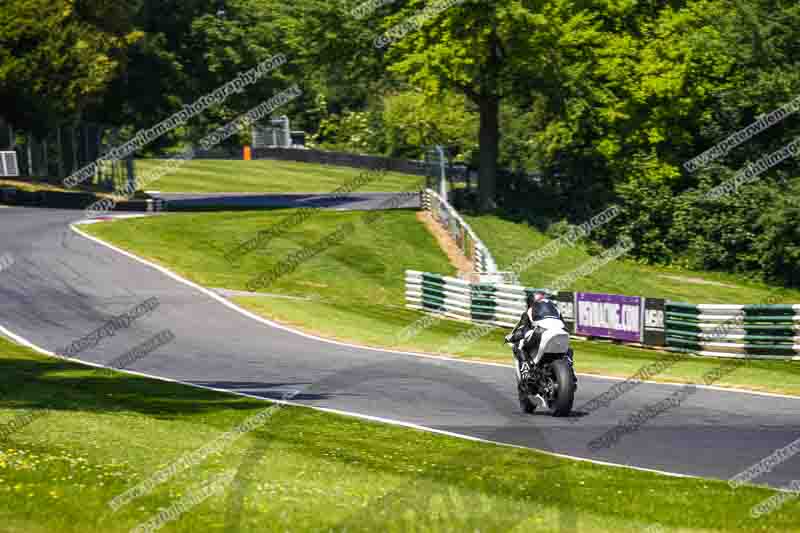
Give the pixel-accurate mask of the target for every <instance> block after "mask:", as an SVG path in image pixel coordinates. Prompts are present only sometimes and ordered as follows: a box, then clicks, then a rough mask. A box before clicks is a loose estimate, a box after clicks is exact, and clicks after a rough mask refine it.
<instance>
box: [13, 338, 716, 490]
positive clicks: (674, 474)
mask: <svg viewBox="0 0 800 533" xmlns="http://www.w3.org/2000/svg"><path fill="white" fill-rule="evenodd" d="M0 333H3V334H5V335H7V336H8V337H10V338H12V339H13V340H15V341H16V342H18V343H19V344H21V345H23V346H25V347H27V348H30V349H32V350H35V351H36V352H39V353H41V354H43V355H47V356H50V357H54V358H56V359H63V360H65V361H70V362H72V363H76V364H79V365H85V366H90V367H94V368H104V369H109V370H114V371H117V372H121V373H124V374H131V375H134V376H141V377H145V378H149V379H155V380H158V381H164V382H167V383H176V384H178V385H184V386H187V387H194V388H198V389H204V390H210V391H214V392H219V393H223V394H231V395H234V396H240V397H244V398H250V399H253V400H258V401H262V402H272V403H276V404H281V405H289V406H293V407H302V408H306V409H313V410H315V411H321V412H325V413H331V414H337V415H342V416H348V417H351V418H358V419H362V420H368V421H371V422H381V423H383V424H388V425H391V426H398V427H405V428H409V429H416V430H419V431H425V432H427V433H435V434H438V435H444V436H447V437H455V438H459V439H463V440H468V441H473V442H481V443H485V444H493V445H496V446H504V447H507V448H516V449H520V450H530V451H534V452H538V453H542V454H544V455H548V456H551V457H558V458H561V459H570V460H573V461H582V462H587V463H592V464H596V465H600V466H609V467H614V468H627V469H630V470H637V471H640V472H649V473H652V474H659V475H663V476H669V477H679V478H688V479H709V480H712V481H724V480H716V479H712V478H703V477H701V476H696V475H692V474H681V473H677V472H667V471H664V470H656V469H653V468H646V467H642V466H632V465H625V464H620V463H610V462H606V461H600V460H598V459H590V458H588V457H577V456H572V455H566V454H562V453H557V452H551V451H547V450H541V449H539V448H531V447H529V446H522V445H520V444H512V443H508V442H502V441H494V440H489V439H483V438H481V437H475V436H472V435H465V434H462V433H455V432H452V431H446V430H443V429H436V428H432V427H428V426H423V425H420V424H414V423H413V422H405V421H403V420H396V419H393V418H385V417H381V416H375V415H368V414H364V413H358V412H355V411H344V410H341V409H334V408H331V407H319V406H316V405H307V404H302V403H297V402H293V401H289V400H279V399H272V398H264V397H263V396H256V395H254V394H247V393H245V392H238V391H232V390H228V389H222V388H217V387H208V386H206V385H198V384H196V383H191V382H186V381H181V380H179V379H173V378H167V377H164V376H158V375H154V374H148V373H146V372H139V371H137V370H128V369H124V368H114V367H109V366H106V365H101V364H99V363H92V362H91V361H84V360H82V359H75V358H73V357H62V356H60V355H57V354H54V353H52V352H50V351H48V350H45V349H44V348H41V347H39V346H37V345H36V344H34V343H32V342H30V341H29V340H27V339H25V338H24V337H20V336H19V335H17V334H15V333H13V332H12V331H11V330H9V329H8V328H6V327H4V326H3V325H2V324H0Z"/></svg>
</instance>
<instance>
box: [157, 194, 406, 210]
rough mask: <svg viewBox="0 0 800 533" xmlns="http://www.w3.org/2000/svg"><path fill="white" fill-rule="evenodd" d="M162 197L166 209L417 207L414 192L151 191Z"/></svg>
mask: <svg viewBox="0 0 800 533" xmlns="http://www.w3.org/2000/svg"><path fill="white" fill-rule="evenodd" d="M150 196H152V197H153V198H157V199H161V200H166V201H168V202H169V205H170V209H174V210H197V209H259V208H261V209H275V208H284V207H295V208H301V207H321V208H325V209H341V210H350V211H354V210H369V209H413V208H418V207H419V206H420V197H419V194H417V193H407V194H404V193H385V192H360V193H342V194H338V195H333V194H302V193H294V194H261V193H238V192H231V193H228V192H221V193H180V192H179V193H152V194H151V195H150Z"/></svg>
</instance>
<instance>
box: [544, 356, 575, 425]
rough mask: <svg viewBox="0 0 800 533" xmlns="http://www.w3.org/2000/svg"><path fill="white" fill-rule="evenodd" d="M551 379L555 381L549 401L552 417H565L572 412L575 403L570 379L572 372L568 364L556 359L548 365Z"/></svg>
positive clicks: (573, 386)
mask: <svg viewBox="0 0 800 533" xmlns="http://www.w3.org/2000/svg"><path fill="white" fill-rule="evenodd" d="M550 368H551V371H552V376H551V377H552V379H553V381H555V385H556V387H555V390H554V391H553V397H552V398H551V399H550V404H551V407H552V408H553V416H567V415H569V413H570V411H572V404H573V402H574V401H575V381H574V380H573V377H572V370H571V369H570V366H569V363H568V362H567V361H565V360H563V359H558V360H556V361H553V362H552V363H551V364H550Z"/></svg>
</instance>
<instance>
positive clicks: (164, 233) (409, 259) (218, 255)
mask: <svg viewBox="0 0 800 533" xmlns="http://www.w3.org/2000/svg"><path fill="white" fill-rule="evenodd" d="M290 213H292V210H281V211H271V212H260V213H239V212H237V213H213V214H172V215H166V216H160V217H153V218H140V219H131V220H118V221H113V222H104V223H102V224H94V225H91V226H84V230H85V231H88V232H90V233H92V234H93V235H95V236H97V237H100V238H102V239H105V240H107V241H109V242H112V243H114V244H116V245H118V246H121V247H123V248H126V249H128V250H131V251H133V252H134V253H136V254H138V255H140V256H142V257H147V258H150V259H153V260H155V261H156V262H158V263H160V264H162V265H164V266H167V267H168V268H171V269H173V270H175V271H176V272H178V273H180V274H181V275H183V276H185V277H187V278H189V279H191V280H193V281H195V282H197V283H199V284H201V285H204V286H206V287H223V288H227V289H237V290H246V284H247V282H248V280H250V279H252V278H254V277H255V276H257V275H258V274H259V273H261V272H264V271H268V270H270V269H271V268H272V267H274V266H275V265H276V264H277V263H278V262H279V261H281V260H282V259H283V258H285V257H286V256H287V255H288V254H290V253H292V252H295V251H297V250H302V249H303V248H305V247H308V246H310V245H312V244H313V243H314V242H316V241H317V240H319V239H320V238H321V237H322V236H323V235H325V234H327V233H330V232H331V231H333V230H334V229H335V228H336V227H338V226H339V225H341V224H343V223H347V222H354V223H356V227H357V230H356V231H355V232H354V233H353V234H352V235H350V236H349V237H347V238H346V239H345V240H344V241H343V242H342V243H341V244H340V245H338V246H335V247H333V248H331V249H329V250H327V251H325V252H323V253H321V254H319V255H318V256H316V257H314V258H313V259H311V260H309V261H307V262H305V263H302V264H300V265H299V267H298V268H297V270H296V271H294V272H293V273H291V274H288V275H286V276H284V277H283V278H281V279H279V280H278V281H277V282H276V283H275V284H273V285H271V286H269V287H266V288H264V289H263V292H264V293H271V294H276V295H292V296H300V297H306V298H313V300H310V301H297V300H288V299H285V298H279V297H268V296H266V295H265V296H258V297H249V296H248V297H238V298H235V301H236V302H237V303H239V304H240V305H242V306H243V307H245V308H247V309H250V310H252V311H254V312H257V313H259V314H261V315H263V316H265V317H268V318H272V319H275V320H278V321H281V322H284V323H287V324H291V325H293V326H296V327H298V328H300V329H303V330H305V331H308V332H311V333H316V334H319V335H322V336H325V337H330V338H336V339H340V340H345V341H352V342H356V343H361V344H365V345H370V346H378V347H390V348H395V349H406V350H414V351H423V352H428V353H439V352H441V353H442V354H446V355H454V356H458V357H467V358H475V359H484V360H491V361H501V362H509V363H510V361H511V355H510V352H509V350H508V348H507V347H506V346H505V345H504V344H503V342H502V339H503V335H504V334H505V333H506V331H504V330H501V329H497V330H494V331H492V332H489V333H488V334H487V335H485V336H484V337H482V338H479V339H478V340H476V341H475V342H472V343H469V344H464V343H460V342H459V338H460V337H459V335H460V334H462V333H464V332H466V331H468V330H469V329H470V328H471V326H470V325H468V324H465V323H462V322H456V321H451V320H441V321H439V322H436V323H435V324H433V325H432V326H431V327H429V328H427V329H424V330H422V331H420V332H419V333H418V334H416V335H414V336H412V337H410V338H409V339H403V338H402V334H403V332H404V330H405V328H408V327H409V326H411V325H413V324H414V323H415V322H416V321H417V320H422V317H423V316H424V315H422V314H421V313H418V312H416V311H412V310H409V309H405V308H404V307H403V302H404V281H403V275H404V270H405V269H406V268H409V269H416V270H423V271H427V272H439V273H443V274H451V275H452V271H453V268H452V267H451V266H450V264H449V263H448V262H447V260H446V258H445V257H444V256H443V254H442V252H441V251H440V250H439V248H438V246H437V244H436V242H435V240H434V239H433V237H432V236H431V235H430V234H429V233H428V232H427V231H426V230H425V229H424V227H423V226H422V225H421V224H419V223H418V222H417V221H416V220H415V215H414V213H413V212H408V211H405V212H390V213H387V214H386V216H385V217H384V218H383V220H382V221H380V222H378V223H377V224H376V225H364V224H361V223H358V220H360V219H361V217H362V216H363V214H360V213H347V212H331V211H321V212H319V213H318V214H317V215H316V216H314V217H311V218H310V219H308V220H307V221H306V222H305V223H304V224H302V225H301V226H298V227H297V228H294V229H293V230H292V231H290V232H289V233H287V234H285V235H284V236H282V237H280V238H277V239H275V240H273V241H272V242H270V244H269V245H268V246H266V247H264V248H262V249H259V250H257V251H254V252H252V253H251V254H249V255H247V256H245V257H244V258H242V259H241V260H239V261H236V262H235V263H234V264H233V265H231V263H229V262H227V261H226V260H225V259H224V254H225V252H227V251H228V250H230V249H231V248H232V247H234V246H235V245H236V244H238V243H240V242H243V241H245V240H247V239H248V238H250V237H251V236H252V235H254V234H255V233H256V232H257V231H258V230H261V229H265V228H268V227H270V226H271V225H272V224H275V223H276V222H278V221H279V220H282V219H283V218H284V217H286V216H289V215H290ZM320 314H322V316H324V317H325V320H319V318H318V317H319V316H320ZM575 351H576V366H577V369H578V371H579V372H583V373H594V374H604V375H614V376H621V377H627V376H630V375H633V374H634V373H635V372H636V370H638V369H639V368H640V367H641V366H643V365H645V364H648V363H650V362H653V361H656V360H657V359H658V358H660V357H664V355H663V354H661V353H659V352H655V351H651V350H642V349H636V348H631V347H627V346H622V345H615V344H607V343H599V342H576V343H575ZM719 364H720V363H719V360H717V359H711V358H691V359H688V360H687V361H685V362H681V363H680V364H676V365H674V366H672V367H670V368H669V369H668V370H666V371H665V372H663V373H662V374H660V375H659V376H657V377H656V379H660V380H665V381H677V382H695V381H696V380H697V379H698V378H699V377H700V376H701V375H702V373H703V372H705V371H708V370H711V369H712V368H714V367H715V366H717V365H719ZM717 385H720V386H730V387H740V388H749V389H755V390H762V391H771V392H781V393H786V394H798V395H800V365H798V364H797V363H796V362H789V361H751V362H748V363H747V365H746V366H743V367H741V368H739V369H738V370H736V371H735V372H732V373H731V374H728V375H727V376H725V378H724V380H723V381H720V382H719V383H717Z"/></svg>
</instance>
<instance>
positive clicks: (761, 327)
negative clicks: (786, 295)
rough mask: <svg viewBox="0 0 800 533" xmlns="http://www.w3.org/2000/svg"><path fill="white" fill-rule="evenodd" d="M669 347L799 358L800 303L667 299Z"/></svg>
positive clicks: (725, 354) (715, 353)
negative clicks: (725, 302)
mask: <svg viewBox="0 0 800 533" xmlns="http://www.w3.org/2000/svg"><path fill="white" fill-rule="evenodd" d="M665 324H666V331H667V346H668V349H670V350H673V351H679V352H694V353H697V354H699V355H713V356H718V357H740V358H741V357H754V358H787V357H788V358H791V359H794V360H800V355H799V354H800V305H797V304H794V305H792V304H775V305H759V304H754V305H723V304H697V305H695V304H689V303H684V302H671V301H668V302H666V313H665Z"/></svg>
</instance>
